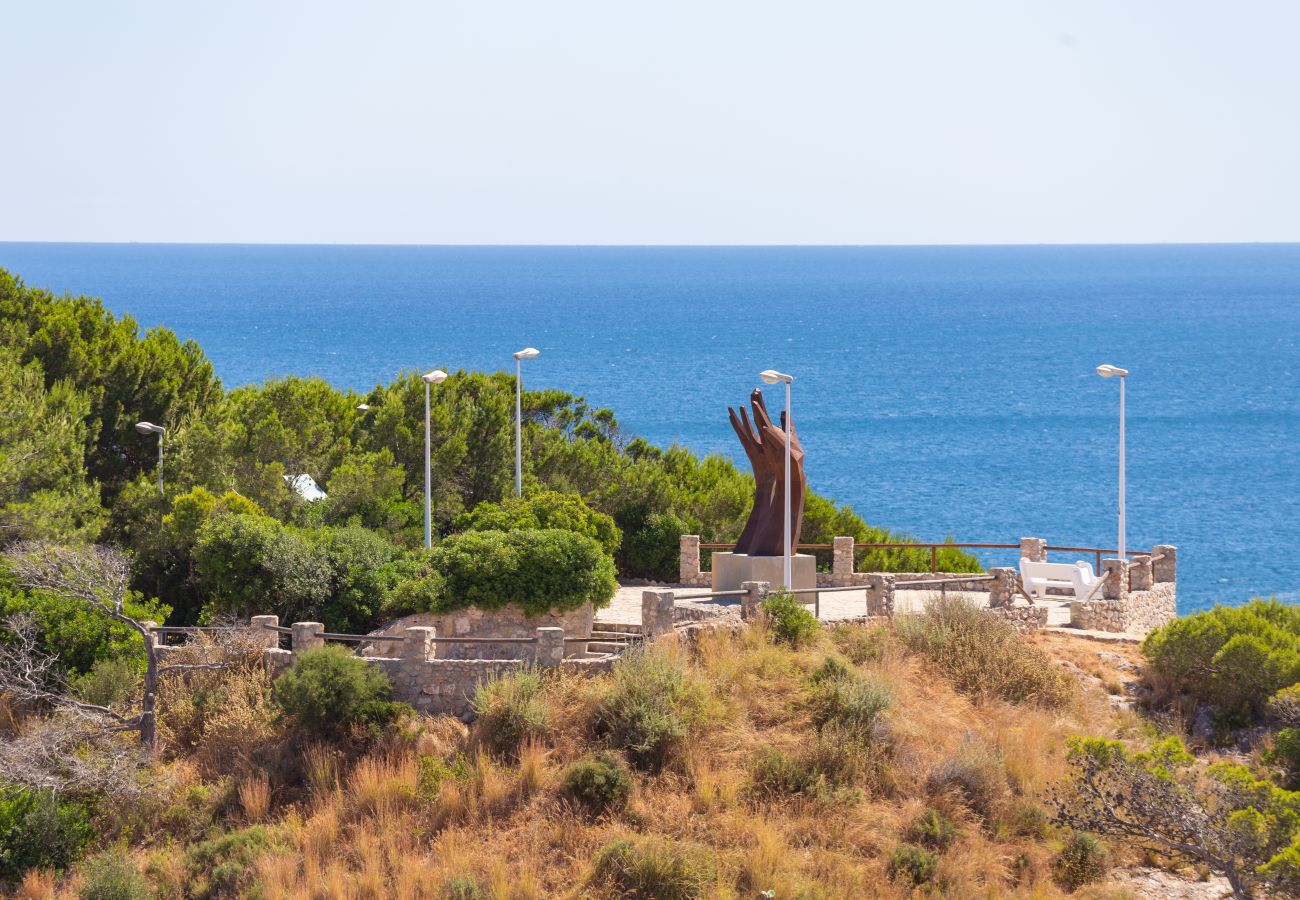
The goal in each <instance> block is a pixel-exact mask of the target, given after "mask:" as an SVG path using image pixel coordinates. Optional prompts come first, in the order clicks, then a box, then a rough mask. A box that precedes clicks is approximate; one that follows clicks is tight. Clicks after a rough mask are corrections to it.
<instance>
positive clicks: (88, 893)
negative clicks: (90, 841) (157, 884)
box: [77, 850, 154, 900]
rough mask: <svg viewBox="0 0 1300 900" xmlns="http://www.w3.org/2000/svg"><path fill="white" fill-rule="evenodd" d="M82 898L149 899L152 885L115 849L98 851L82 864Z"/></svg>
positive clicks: (110, 899) (107, 899)
mask: <svg viewBox="0 0 1300 900" xmlns="http://www.w3.org/2000/svg"><path fill="white" fill-rule="evenodd" d="M81 875H82V879H83V880H82V883H81V888H80V889H79V890H78V891H77V896H78V897H79V898H80V900H149V898H150V897H152V896H153V895H154V894H153V889H152V888H150V887H149V881H148V879H146V878H145V877H144V876H143V875H142V874H140V870H139V869H137V868H136V867H135V866H133V865H132V864H131V861H130V860H129V859H128V858H127V857H125V856H123V855H122V854H121V853H119V852H116V851H112V850H110V851H107V852H104V853H98V854H96V855H95V856H92V857H90V858H89V859H87V860H86V861H85V862H84V863H82V865H81Z"/></svg>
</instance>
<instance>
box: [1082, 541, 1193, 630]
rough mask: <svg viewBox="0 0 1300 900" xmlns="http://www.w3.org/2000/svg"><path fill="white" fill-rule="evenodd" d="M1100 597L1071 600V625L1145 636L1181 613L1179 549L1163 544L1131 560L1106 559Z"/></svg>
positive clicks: (1103, 562) (1103, 563)
mask: <svg viewBox="0 0 1300 900" xmlns="http://www.w3.org/2000/svg"><path fill="white" fill-rule="evenodd" d="M1102 573H1103V576H1104V583H1103V584H1102V586H1101V591H1100V596H1099V597H1096V598H1094V599H1090V600H1086V601H1081V600H1074V601H1071V603H1070V625H1071V626H1072V627H1074V628H1083V629H1087V630H1091V631H1114V632H1127V633H1129V634H1137V635H1145V634H1148V633H1149V632H1151V631H1152V630H1154V629H1156V628H1159V627H1160V626H1162V625H1164V624H1165V623H1167V622H1169V621H1170V620H1172V619H1174V618H1175V617H1176V616H1177V615H1178V582H1177V578H1178V548H1177V547H1174V546H1172V545H1170V544H1161V545H1159V546H1157V547H1155V548H1153V549H1152V552H1151V554H1138V555H1136V556H1134V557H1133V558H1132V559H1131V560H1129V561H1128V562H1125V561H1124V560H1120V559H1107V560H1103V561H1102Z"/></svg>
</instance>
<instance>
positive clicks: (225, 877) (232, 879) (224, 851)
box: [185, 825, 272, 898]
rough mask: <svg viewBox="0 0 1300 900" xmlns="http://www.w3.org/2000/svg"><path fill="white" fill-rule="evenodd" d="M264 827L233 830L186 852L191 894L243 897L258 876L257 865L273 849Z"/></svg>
mask: <svg viewBox="0 0 1300 900" xmlns="http://www.w3.org/2000/svg"><path fill="white" fill-rule="evenodd" d="M271 843H272V841H271V836H270V834H269V833H268V831H267V829H266V828H265V827H264V826H262V825H252V826H249V827H248V828H242V829H240V830H238V831H231V832H228V833H226V834H223V835H221V836H220V837H216V838H213V839H211V840H208V841H203V842H202V843H200V844H195V845H193V846H191V847H190V848H189V849H188V850H186V851H185V865H186V868H187V869H188V870H189V876H190V883H189V885H188V889H189V892H190V894H191V895H192V896H195V897H198V898H208V897H240V896H243V895H244V892H245V891H246V889H247V888H248V887H250V886H251V883H252V880H253V877H254V875H255V874H256V872H255V870H254V868H253V863H254V862H255V861H256V860H257V858H258V857H259V856H260V855H261V854H262V853H263V851H265V850H267V849H268V848H269V847H270V846H271Z"/></svg>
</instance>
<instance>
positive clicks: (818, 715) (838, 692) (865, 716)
mask: <svg viewBox="0 0 1300 900" xmlns="http://www.w3.org/2000/svg"><path fill="white" fill-rule="evenodd" d="M892 702H893V697H892V695H891V694H890V692H889V689H888V688H887V687H886V686H885V685H883V684H881V683H879V682H877V681H874V680H871V679H868V678H864V677H862V675H860V674H859V673H858V672H856V671H854V670H852V669H848V668H846V667H844V664H843V663H842V662H840V661H839V660H838V658H836V657H833V656H832V657H827V659H826V662H824V663H823V664H822V666H821V668H820V669H819V670H818V671H817V672H815V673H813V685H812V688H811V691H810V693H809V697H808V707H809V710H810V711H811V713H812V720H813V724H814V725H816V726H817V727H818V728H819V729H821V728H825V727H826V726H827V725H833V726H836V727H838V728H840V729H842V730H844V731H845V732H848V733H850V734H853V735H856V736H858V737H859V738H860V739H866V738H869V737H871V735H872V730H873V728H874V727H875V724H876V720H877V718H879V716H880V714H881V713H883V712H884V711H885V710H886V709H888V708H889V705H890V704H891V703H892Z"/></svg>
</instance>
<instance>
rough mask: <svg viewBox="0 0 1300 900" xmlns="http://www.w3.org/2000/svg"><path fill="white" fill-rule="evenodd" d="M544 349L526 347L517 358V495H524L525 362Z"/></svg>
mask: <svg viewBox="0 0 1300 900" xmlns="http://www.w3.org/2000/svg"><path fill="white" fill-rule="evenodd" d="M541 352H542V351H540V350H538V349H537V348H536V347H525V348H524V349H522V350H520V351H519V352H518V353H515V354H513V355H514V358H515V496H516V497H522V496H523V495H524V424H523V420H524V372H523V362H524V360H526V359H536V358H537V357H538V355H539V354H540V353H541Z"/></svg>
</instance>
